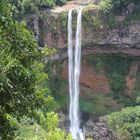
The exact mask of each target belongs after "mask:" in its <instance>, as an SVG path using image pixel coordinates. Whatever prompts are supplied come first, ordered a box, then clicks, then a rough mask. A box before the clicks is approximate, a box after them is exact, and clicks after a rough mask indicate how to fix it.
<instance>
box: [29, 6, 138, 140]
mask: <svg viewBox="0 0 140 140" xmlns="http://www.w3.org/2000/svg"><path fill="white" fill-rule="evenodd" d="M84 6H85V5H84ZM135 9H137V5H135V8H134V9H133V10H134V11H135ZM59 10H60V11H55V9H54V10H51V11H42V12H40V13H39V14H38V15H32V16H30V17H27V21H29V22H28V23H29V26H30V21H32V23H33V21H34V25H38V31H36V29H35V28H33V27H34V26H33V25H32V27H31V28H33V31H34V32H36V33H39V34H38V41H39V43H40V45H42V46H44V45H45V44H46V45H48V47H49V48H54V49H55V50H56V53H55V55H54V56H53V57H51V58H48V57H45V62H48V61H49V62H50V67H51V69H52V75H53V76H52V79H51V83H52V85H51V86H52V89H53V91H54V92H53V93H54V96H55V98H57V99H58V100H57V101H58V102H57V103H58V104H59V107H58V109H60V110H61V111H63V113H64V114H65V115H66V114H68V106H69V104H68V103H69V97H68V94H69V90H68V75H69V73H68V65H69V63H68V54H67V46H68V44H67V42H68V40H67V38H68V36H67V34H68V33H70V32H67V25H68V22H67V17H68V10H69V9H67V10H63V9H62V11H61V8H60V9H59ZM138 14H139V13H138ZM72 17H73V21H72V29H73V33H72V34H73V35H75V34H76V33H75V31H76V27H77V26H76V25H77V21H76V19H77V12H75V11H73V12H72ZM138 17H139V16H138ZM133 18H134V17H133V16H132V17H131V14H130V15H126V16H124V15H121V14H116V15H115V14H114V15H113V14H111V15H109V16H107V15H104V14H103V13H102V12H101V10H100V9H99V7H98V5H92V4H91V5H90V4H89V5H87V6H86V7H85V8H84V9H83V17H82V23H83V28H82V33H83V35H82V38H81V40H82V48H81V56H82V59H81V60H82V61H81V75H80V91H81V92H80V99H79V101H80V109H81V110H80V114H81V119H82V123H83V124H84V125H85V124H86V123H89V122H90V119H91V120H92V121H91V122H93V125H95V126H96V124H94V122H97V123H98V121H99V120H100V116H104V115H106V114H108V113H111V112H114V111H119V110H120V109H121V108H122V107H125V106H129V105H130V104H133V105H134V104H135V100H136V98H137V96H138V95H139V86H138V84H139V73H140V71H139V57H140V49H139V47H140V46H139V44H140V28H139V27H140V26H139V24H140V21H139V19H135V20H134V19H133ZM136 18H137V17H136ZM57 85H58V86H57ZM85 114H86V115H87V116H88V115H89V116H90V117H89V118H88V117H86V118H88V119H89V122H88V120H87V119H84V118H85V116H84V115H85ZM91 124H92V123H91ZM64 125H65V124H64ZM98 125H99V126H100V123H99V124H97V126H98ZM103 125H104V124H103ZM99 126H98V127H99ZM89 127H92V128H94V127H93V126H90V125H89ZM100 129H101V128H100ZM86 133H88V132H87V131H86ZM92 133H93V132H92ZM108 133H109V134H110V133H111V132H110V129H109V130H107V134H106V135H108ZM96 135H97V134H94V135H93V134H91V133H90V134H88V135H86V136H91V137H94V139H97V140H98V139H100V138H98V136H97V137H96ZM101 135H102V134H101ZM102 137H103V136H102ZM106 137H108V136H106ZM110 137H111V136H110ZM112 139H113V140H114V139H115V138H114V137H113V138H112Z"/></svg>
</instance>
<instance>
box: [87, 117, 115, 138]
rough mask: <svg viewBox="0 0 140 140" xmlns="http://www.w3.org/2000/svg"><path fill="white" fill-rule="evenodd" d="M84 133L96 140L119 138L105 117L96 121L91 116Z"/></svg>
mask: <svg viewBox="0 0 140 140" xmlns="http://www.w3.org/2000/svg"><path fill="white" fill-rule="evenodd" d="M84 133H85V136H86V137H90V138H93V139H94V140H117V136H116V134H115V133H114V132H113V130H112V129H111V127H110V126H109V125H108V124H107V123H106V122H105V121H103V119H99V121H98V122H94V121H93V120H92V119H91V118H90V119H89V120H88V121H87V122H86V123H85V125H84Z"/></svg>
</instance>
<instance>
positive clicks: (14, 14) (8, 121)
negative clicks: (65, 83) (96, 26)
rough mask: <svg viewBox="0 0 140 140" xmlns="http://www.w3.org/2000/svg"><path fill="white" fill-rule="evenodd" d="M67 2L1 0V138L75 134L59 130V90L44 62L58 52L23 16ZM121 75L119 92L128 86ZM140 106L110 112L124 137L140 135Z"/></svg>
mask: <svg viewBox="0 0 140 140" xmlns="http://www.w3.org/2000/svg"><path fill="white" fill-rule="evenodd" d="M138 1H139V0H101V2H100V6H101V8H102V10H103V12H104V13H108V12H110V11H118V9H120V8H122V7H125V6H127V5H128V4H129V3H131V2H134V3H137V2H138ZM66 2H67V1H66V0H0V140H72V138H71V135H69V134H66V132H64V131H63V130H61V129H59V128H58V115H57V114H56V113H54V111H55V110H56V109H54V108H55V107H56V104H57V103H56V102H57V101H56V100H55V99H54V97H53V96H54V94H53V92H54V91H55V89H54V90H53V91H52V89H51V88H50V87H49V85H50V84H49V77H50V76H51V75H49V74H50V73H45V71H44V63H43V62H42V57H43V56H44V55H46V54H47V55H48V54H49V55H51V54H53V50H51V49H46V48H44V49H40V47H39V45H38V44H37V41H36V40H35V38H34V36H33V33H32V32H31V31H30V30H28V29H27V27H26V23H25V22H23V21H22V20H21V18H22V16H25V15H26V14H32V13H35V12H36V11H38V10H43V9H45V8H53V7H54V6H55V5H63V4H65V3H66ZM111 78H112V77H111ZM115 78H116V83H117V84H118V87H119V89H117V90H115V95H116V92H119V93H120V90H121V89H120V87H121V86H122V85H120V83H119V82H117V78H118V77H115ZM112 79H113V78H112ZM118 81H119V80H118ZM113 86H114V85H113ZM114 88H115V87H114ZM122 88H124V87H122ZM115 89H116V88H115ZM115 98H118V99H119V98H120V96H119V97H115ZM81 103H83V104H84V103H85V102H84V101H81ZM139 104H140V99H139V98H137V101H136V103H134V104H133V106H131V107H127V108H124V109H122V110H121V111H120V112H115V113H112V114H111V115H107V116H106V117H107V119H108V123H109V124H110V125H111V126H112V127H113V128H114V130H115V131H116V132H117V133H118V134H119V135H120V137H121V140H139V139H140V106H139Z"/></svg>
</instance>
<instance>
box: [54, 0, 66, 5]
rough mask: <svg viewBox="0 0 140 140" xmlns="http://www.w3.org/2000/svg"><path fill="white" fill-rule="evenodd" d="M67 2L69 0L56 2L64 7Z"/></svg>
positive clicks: (57, 0)
mask: <svg viewBox="0 0 140 140" xmlns="http://www.w3.org/2000/svg"><path fill="white" fill-rule="evenodd" d="M66 2H67V0H56V4H57V5H64V4H65V3H66Z"/></svg>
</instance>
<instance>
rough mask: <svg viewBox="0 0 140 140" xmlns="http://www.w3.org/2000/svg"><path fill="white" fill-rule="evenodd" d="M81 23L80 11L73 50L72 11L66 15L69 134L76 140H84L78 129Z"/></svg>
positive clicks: (80, 11)
mask: <svg viewBox="0 0 140 140" xmlns="http://www.w3.org/2000/svg"><path fill="white" fill-rule="evenodd" d="M81 22H82V9H79V10H78V14H77V29H76V41H75V48H73V36H72V34H73V33H72V9H70V10H69V13H68V56H69V60H68V62H69V92H70V109H69V119H70V132H71V134H72V137H73V138H74V139H76V140H84V135H83V133H82V130H81V129H80V119H79V78H80V65H81V26H82V25H81Z"/></svg>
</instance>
